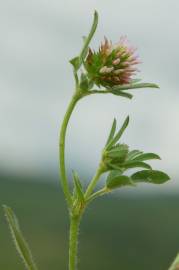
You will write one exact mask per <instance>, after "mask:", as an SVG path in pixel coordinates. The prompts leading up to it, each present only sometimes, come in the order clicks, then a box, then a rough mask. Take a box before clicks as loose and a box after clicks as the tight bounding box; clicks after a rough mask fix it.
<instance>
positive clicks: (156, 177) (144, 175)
mask: <svg viewBox="0 0 179 270" xmlns="http://www.w3.org/2000/svg"><path fill="white" fill-rule="evenodd" d="M131 178H132V180H133V181H134V182H135V183H136V182H146V183H153V184H163V183H165V182H166V181H168V180H169V179H170V177H169V176H168V175H167V174H166V173H164V172H161V171H156V170H143V171H139V172H136V173H134V174H133V175H132V176H131Z"/></svg>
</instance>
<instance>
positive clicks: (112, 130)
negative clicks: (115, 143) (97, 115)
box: [106, 118, 116, 145]
mask: <svg viewBox="0 0 179 270" xmlns="http://www.w3.org/2000/svg"><path fill="white" fill-rule="evenodd" d="M115 132H116V119H115V118H114V120H113V123H112V127H111V131H110V133H109V136H108V139H107V142H106V145H108V143H109V142H110V141H111V140H112V139H113V137H114V134H115Z"/></svg>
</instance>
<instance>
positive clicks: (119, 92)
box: [108, 89, 133, 99]
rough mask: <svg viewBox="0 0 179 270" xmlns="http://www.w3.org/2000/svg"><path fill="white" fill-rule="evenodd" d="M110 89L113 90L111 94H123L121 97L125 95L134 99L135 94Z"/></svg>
mask: <svg viewBox="0 0 179 270" xmlns="http://www.w3.org/2000/svg"><path fill="white" fill-rule="evenodd" d="M108 91H110V92H111V94H113V95H116V96H121V97H125V98H128V99H132V98H133V95H132V94H130V93H124V92H122V91H121V90H120V91H119V90H116V89H109V90H108Z"/></svg>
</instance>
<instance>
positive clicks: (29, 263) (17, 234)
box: [3, 205, 37, 270]
mask: <svg viewBox="0 0 179 270" xmlns="http://www.w3.org/2000/svg"><path fill="white" fill-rule="evenodd" d="M3 208H4V212H5V216H6V219H7V222H8V225H9V228H10V231H11V234H12V238H13V240H14V244H15V247H16V249H17V251H18V253H19V255H20V257H21V258H22V260H23V262H24V264H25V268H26V269H27V270H37V266H36V265H35V262H34V260H33V257H32V253H31V251H30V249H29V246H28V244H27V242H26V241H25V239H24V237H23V235H22V232H21V231H20V227H19V223H18V220H17V217H16V216H15V214H14V213H13V211H12V209H11V208H10V207H7V206H6V205H4V206H3Z"/></svg>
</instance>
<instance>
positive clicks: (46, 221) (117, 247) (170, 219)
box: [0, 176, 179, 270]
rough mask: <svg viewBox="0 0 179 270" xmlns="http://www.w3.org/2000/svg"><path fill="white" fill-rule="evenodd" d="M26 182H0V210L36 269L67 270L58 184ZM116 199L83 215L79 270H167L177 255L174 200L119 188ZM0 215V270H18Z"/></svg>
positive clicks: (178, 221)
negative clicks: (12, 219) (16, 227)
mask: <svg viewBox="0 0 179 270" xmlns="http://www.w3.org/2000/svg"><path fill="white" fill-rule="evenodd" d="M29 180H30V179H29ZM31 180H32V181H26V182H25V181H23V179H21V181H19V179H17V178H16V179H14V178H13V177H8V178H7V177H5V176H1V189H0V204H4V203H5V204H7V205H9V206H12V207H13V209H14V211H15V212H16V214H17V216H18V218H19V220H20V224H21V229H22V230H23V232H24V234H25V237H26V239H27V240H28V242H29V244H30V247H31V249H32V251H33V254H34V256H35V258H36V261H37V263H38V265H39V268H40V269H44V270H48V269H53V270H57V269H67V259H68V254H67V249H68V246H67V242H68V236H67V228H68V227H67V226H68V219H67V212H66V207H65V205H64V200H63V196H62V193H61V190H60V188H59V185H58V182H57V181H56V182H55V181H54V183H53V184H50V183H48V182H46V183H43V182H39V181H37V180H39V179H31ZM118 195H119V196H107V198H105V199H104V198H100V199H98V200H96V201H95V202H93V204H91V206H89V208H88V210H87V211H86V214H85V216H84V219H83V220H82V224H81V232H80V245H79V255H80V259H79V269H81V270H82V269H86V270H88V269H89V270H90V269H94V270H97V269H103V270H109V269H123V270H128V269H132V270H139V269H141V270H142V269H145V270H151V269H152V270H163V269H168V266H169V264H170V262H171V261H172V259H173V257H174V256H175V255H176V253H177V252H178V251H179V229H178V228H179V215H178V212H179V194H177V193H176V194H170V193H168V194H167V193H166V192H164V193H162V194H161V193H160V194H158V193H154V194H152V193H149V194H144V195H141V194H138V195H137V193H136V191H132V192H131V191H128V189H125V188H124V189H123V190H121V191H120V192H119V193H118ZM0 212H1V218H0V220H1V222H0V232H1V233H0V251H1V252H0V253H1V255H0V269H4V270H12V269H13V270H21V269H24V268H23V265H22V264H21V262H20V259H19V258H18V256H17V253H16V251H15V248H14V245H13V243H12V240H11V238H10V233H9V230H8V228H7V225H6V222H5V218H4V217H3V214H2V210H1V211H0Z"/></svg>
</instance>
